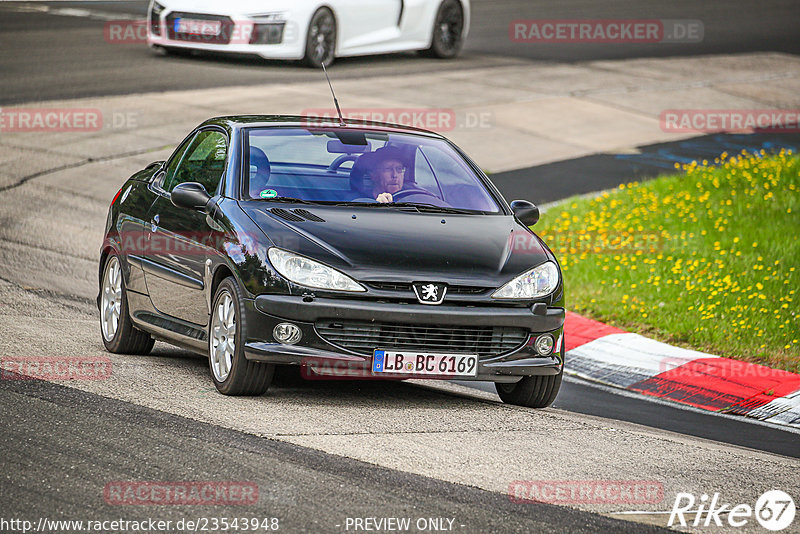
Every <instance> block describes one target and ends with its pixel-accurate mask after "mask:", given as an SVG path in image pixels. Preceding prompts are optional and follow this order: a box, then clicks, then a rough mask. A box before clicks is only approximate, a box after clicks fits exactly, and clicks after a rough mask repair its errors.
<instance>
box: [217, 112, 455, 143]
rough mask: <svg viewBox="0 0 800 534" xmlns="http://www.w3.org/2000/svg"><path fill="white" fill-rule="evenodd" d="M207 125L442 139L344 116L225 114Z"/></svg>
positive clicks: (415, 129) (425, 131) (393, 125)
mask: <svg viewBox="0 0 800 534" xmlns="http://www.w3.org/2000/svg"><path fill="white" fill-rule="evenodd" d="M207 125H219V126H224V127H227V128H229V129H231V130H233V129H239V128H270V127H287V126H288V127H291V126H296V127H299V128H309V127H312V128H313V127H321V128H326V129H333V130H337V129H341V130H353V129H358V130H374V131H383V132H387V131H388V132H393V133H406V134H414V135H424V136H428V137H436V138H438V139H444V137H443V136H442V135H440V134H438V133H436V132H432V131H430V130H424V129H422V128H415V127H413V126H403V125H400V124H391V123H386V122H375V121H365V120H359V119H348V118H346V117H345V122H344V124H342V123H340V122H339V121H338V120H337V119H336V118H333V117H314V116H305V115H226V116H221V117H214V118H211V119H208V120H207V121H205V122H204V123H203V124H202V126H207Z"/></svg>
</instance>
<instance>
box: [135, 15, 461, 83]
mask: <svg viewBox="0 0 800 534" xmlns="http://www.w3.org/2000/svg"><path fill="white" fill-rule="evenodd" d="M469 12H470V5H469V0H327V1H323V0H227V1H225V2H221V1H220V0H152V1H151V3H150V9H149V16H148V19H149V20H148V22H149V23H148V25H147V42H148V44H149V45H150V46H151V47H154V48H160V49H163V50H165V51H168V52H169V51H175V50H178V49H195V50H206V51H214V52H235V53H245V54H257V55H259V56H261V57H264V58H267V59H301V60H303V61H304V62H305V63H306V64H307V65H309V66H313V67H319V66H320V65H322V63H325V64H326V65H329V64H330V63H331V62H332V61H333V60H334V58H337V57H345V56H360V55H367V54H382V53H390V52H404V51H411V50H422V51H426V52H428V53H429V54H431V55H433V56H435V57H441V58H452V57H455V56H456V55H457V54H458V52H459V51H460V50H461V46H462V45H463V43H464V39H465V38H466V36H467V31H468V29H469Z"/></svg>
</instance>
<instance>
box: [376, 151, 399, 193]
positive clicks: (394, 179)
mask: <svg viewBox="0 0 800 534" xmlns="http://www.w3.org/2000/svg"><path fill="white" fill-rule="evenodd" d="M375 171H376V173H377V178H378V180H377V182H378V184H379V185H380V188H381V191H383V192H386V193H397V192H398V191H400V190H401V189H402V188H403V180H404V179H405V176H406V168H405V167H404V166H403V164H402V163H400V162H399V161H397V160H396V159H390V160H387V161H382V162H381V163H380V164H379V165H378V168H377V169H376V170H375Z"/></svg>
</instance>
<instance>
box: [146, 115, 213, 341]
mask: <svg viewBox="0 0 800 534" xmlns="http://www.w3.org/2000/svg"><path fill="white" fill-rule="evenodd" d="M227 151H228V139H227V136H226V134H225V133H224V132H223V131H221V130H218V129H216V128H209V129H204V130H200V131H198V132H197V133H196V134H195V135H194V137H193V138H192V139H191V141H189V142H188V143H187V144H186V148H185V150H184V151H183V152H182V153H179V154H176V157H175V158H173V160H172V161H170V163H169V164H168V166H167V169H166V172H165V173H164V176H163V178H162V179H161V182H160V183H158V184H156V185H155V189H156V190H157V192H158V198H157V199H156V201H155V202H154V203H153V205H152V207H151V208H150V212H149V213H148V220H149V223H148V228H147V229H146V232H147V234H148V249H147V257H146V259H145V261H143V263H142V266H143V267H144V271H145V280H146V283H147V290H148V293H149V294H150V300H151V301H152V303H153V306H154V307H155V308H156V309H157V310H158V311H159V312H161V313H163V314H165V315H169V316H171V317H175V318H178V319H182V320H184V321H188V322H190V323H193V324H195V325H201V326H205V325H206V323H207V322H208V314H209V309H208V304H207V300H206V298H205V292H204V290H205V281H206V259H208V258H209V255H210V249H211V246H212V245H213V242H214V239H215V236H216V235H218V233H217V230H216V229H215V226H213V225H214V223H213V220H212V219H211V218H210V217H209V216H208V215H207V214H206V213H205V212H202V211H199V210H191V209H186V208H179V207H177V206H174V205H173V204H172V201H171V200H170V193H171V192H172V190H173V189H174V188H175V186H176V185H178V184H181V183H185V182H199V183H201V184H202V185H203V186H204V187H205V188H206V191H208V193H209V194H210V195H212V196H214V195H216V194H217V189H218V187H219V183H220V181H221V179H222V175H223V173H224V169H225V162H226V160H227Z"/></svg>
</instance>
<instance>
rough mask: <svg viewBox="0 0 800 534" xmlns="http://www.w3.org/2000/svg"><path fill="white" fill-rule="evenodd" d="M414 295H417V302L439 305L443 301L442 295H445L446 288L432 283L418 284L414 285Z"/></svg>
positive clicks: (443, 285)
mask: <svg viewBox="0 0 800 534" xmlns="http://www.w3.org/2000/svg"><path fill="white" fill-rule="evenodd" d="M413 287H414V293H416V295H417V300H419V301H420V303H422V304H441V303H442V301H443V300H444V295H445V293H447V286H446V285H445V284H437V283H434V282H420V283H416V284H414V286H413Z"/></svg>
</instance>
